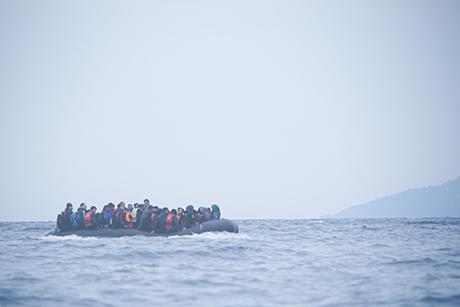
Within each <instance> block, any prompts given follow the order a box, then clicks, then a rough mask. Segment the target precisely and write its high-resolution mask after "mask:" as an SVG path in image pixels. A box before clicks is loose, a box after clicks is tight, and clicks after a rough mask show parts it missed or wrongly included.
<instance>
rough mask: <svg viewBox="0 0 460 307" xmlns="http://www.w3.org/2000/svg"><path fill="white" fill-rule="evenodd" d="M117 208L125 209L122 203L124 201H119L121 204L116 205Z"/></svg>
mask: <svg viewBox="0 0 460 307" xmlns="http://www.w3.org/2000/svg"><path fill="white" fill-rule="evenodd" d="M117 208H118V209H125V202H124V201H121V202H120V203H119V204H118V205H117Z"/></svg>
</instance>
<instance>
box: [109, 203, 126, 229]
mask: <svg viewBox="0 0 460 307" xmlns="http://www.w3.org/2000/svg"><path fill="white" fill-rule="evenodd" d="M125 211H126V208H125V203H124V202H123V201H122V202H120V203H119V204H118V205H117V209H116V210H115V211H114V212H113V217H112V226H113V228H123V227H124V226H125Z"/></svg>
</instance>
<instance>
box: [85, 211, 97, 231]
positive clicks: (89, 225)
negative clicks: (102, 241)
mask: <svg viewBox="0 0 460 307" xmlns="http://www.w3.org/2000/svg"><path fill="white" fill-rule="evenodd" d="M96 211H97V208H96V207H95V206H91V208H90V210H89V211H88V212H86V214H85V226H86V229H96V228H97V214H96Z"/></svg>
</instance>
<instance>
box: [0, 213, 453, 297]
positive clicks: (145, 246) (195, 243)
mask: <svg viewBox="0 0 460 307" xmlns="http://www.w3.org/2000/svg"><path fill="white" fill-rule="evenodd" d="M237 222H238V224H239V226H240V233H239V234H231V233H206V234H201V235H193V236H188V237H170V238H158V237H143V236H136V237H122V238H80V237H77V236H70V237H47V236H45V234H46V233H47V232H48V231H50V230H52V229H53V228H54V225H53V223H48V222H40V223H38V222H24V223H0V234H1V236H0V265H1V268H0V305H1V306H7V305H28V306H67V305H81V306H121V305H125V306H142V305H157V306H165V305H186V306H281V305H287V306H296V305H297V306H332V305H349V306H375V305H395V306H399V305H405V306H412V305H421V306H424V305H427V306H431V305H451V306H459V305H460V219H360V220H354V219H337V220H336V219H325V220H243V221H237Z"/></svg>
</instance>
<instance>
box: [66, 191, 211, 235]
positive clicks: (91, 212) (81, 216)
mask: <svg viewBox="0 0 460 307" xmlns="http://www.w3.org/2000/svg"><path fill="white" fill-rule="evenodd" d="M218 219H220V208H219V206H218V205H215V204H214V205H212V206H211V207H199V208H198V210H195V208H194V207H193V206H192V205H189V206H187V207H186V208H185V210H184V209H183V208H181V207H179V208H177V209H172V210H169V209H168V208H167V207H164V208H159V207H158V206H153V205H151V204H150V201H149V200H148V199H145V200H144V202H143V203H135V204H128V206H126V204H125V203H124V202H123V201H122V202H120V203H119V204H118V205H117V206H115V205H114V204H113V203H109V204H107V205H105V206H104V207H103V209H102V210H101V211H100V212H97V208H96V207H95V206H91V207H90V208H89V209H88V208H87V206H86V204H85V203H82V204H80V206H79V207H78V209H77V210H75V211H74V210H73V205H72V204H71V203H67V205H66V208H65V209H64V211H62V212H61V214H59V215H58V218H57V227H58V229H60V230H61V231H70V230H81V229H97V228H136V229H139V230H142V231H149V232H157V233H172V232H177V231H180V230H184V229H187V228H191V227H194V226H197V225H199V224H202V223H204V222H206V221H210V220H218Z"/></svg>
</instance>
